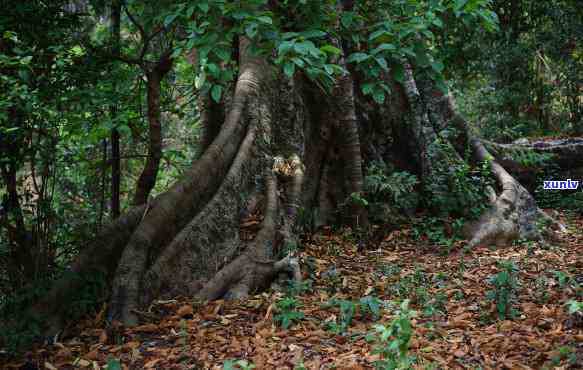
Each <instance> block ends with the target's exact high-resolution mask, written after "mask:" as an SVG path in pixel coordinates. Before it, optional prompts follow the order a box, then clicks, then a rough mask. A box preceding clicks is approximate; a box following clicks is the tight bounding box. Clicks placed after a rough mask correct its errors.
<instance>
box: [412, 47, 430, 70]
mask: <svg viewBox="0 0 583 370" xmlns="http://www.w3.org/2000/svg"><path fill="white" fill-rule="evenodd" d="M415 59H416V61H417V64H419V65H420V66H421V67H427V66H428V65H429V63H431V61H430V60H429V56H428V55H427V52H426V51H425V50H423V49H417V50H416V53H415Z"/></svg>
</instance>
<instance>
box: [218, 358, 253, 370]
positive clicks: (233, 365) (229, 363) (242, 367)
mask: <svg viewBox="0 0 583 370" xmlns="http://www.w3.org/2000/svg"><path fill="white" fill-rule="evenodd" d="M255 368H256V366H255V365H254V364H253V363H252V362H249V361H247V360H226V361H225V362H224V363H223V369H224V370H251V369H255Z"/></svg>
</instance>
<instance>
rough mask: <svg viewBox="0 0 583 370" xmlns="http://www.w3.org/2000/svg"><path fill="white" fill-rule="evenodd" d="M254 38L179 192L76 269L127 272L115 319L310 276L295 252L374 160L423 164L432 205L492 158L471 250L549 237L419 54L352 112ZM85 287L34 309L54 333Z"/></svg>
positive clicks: (120, 281)
mask: <svg viewBox="0 0 583 370" xmlns="http://www.w3.org/2000/svg"><path fill="white" fill-rule="evenodd" d="M246 47H247V41H246V40H244V39H241V40H240V42H239V57H240V60H239V66H240V68H239V75H238V78H237V81H236V83H235V86H234V89H233V93H232V96H231V97H229V99H226V101H225V104H224V105H223V106H222V107H221V109H224V112H225V117H224V122H223V123H222V124H221V125H217V126H214V127H217V128H218V127H220V129H219V130H218V133H217V134H216V135H211V137H214V139H213V140H212V143H210V144H209V145H208V147H207V148H206V150H204V152H203V153H202V154H201V155H200V156H199V157H198V158H197V159H196V160H195V161H194V162H193V164H192V166H191V168H190V169H189V170H188V171H187V172H186V173H185V175H184V176H183V178H182V179H180V180H179V181H178V182H177V183H175V184H174V185H173V186H172V187H171V188H170V189H169V190H167V191H166V192H165V193H163V194H160V195H159V196H157V197H156V198H155V199H154V200H153V201H151V202H149V203H148V204H146V205H142V206H140V207H134V208H132V209H130V211H129V212H128V213H127V214H126V215H124V216H122V217H120V218H119V219H118V220H117V221H115V222H114V223H113V224H111V225H110V226H109V227H108V228H107V229H106V230H104V231H103V232H102V233H101V235H100V236H99V237H98V238H97V239H96V240H95V241H94V242H93V243H91V244H90V245H88V246H87V247H86V248H85V249H84V250H83V252H82V253H81V255H80V256H79V259H78V260H77V262H76V263H75V265H74V266H73V268H72V269H73V270H74V271H75V272H76V273H78V274H81V275H86V274H88V273H90V272H91V271H94V269H96V268H101V269H103V271H104V272H106V273H109V272H112V273H113V271H115V273H113V281H112V295H111V302H110V303H111V304H110V317H111V318H112V319H119V320H121V321H122V322H123V323H124V324H127V325H136V324H138V323H139V314H138V312H139V310H140V309H141V308H142V307H143V306H144V305H146V304H148V303H149V302H150V301H151V300H152V299H155V298H156V297H160V296H165V295H174V294H188V295H191V296H196V297H198V298H199V299H217V298H221V297H226V298H242V297H245V296H246V295H248V294H251V293H252V292H254V291H256V290H259V289H262V288H264V287H266V286H268V285H269V283H270V281H271V280H272V279H273V278H274V277H275V276H277V275H279V274H286V275H288V276H289V277H290V278H292V279H299V278H300V273H299V265H298V261H297V259H296V258H294V256H293V253H289V252H288V251H289V250H290V248H288V247H289V246H292V245H294V244H296V243H297V242H298V240H297V235H298V234H299V233H301V231H302V229H303V228H306V227H311V226H318V225H321V224H324V223H327V222H332V221H333V218H332V217H329V216H331V215H333V212H332V210H333V209H334V208H338V207H339V206H340V205H341V204H342V203H344V202H345V200H346V199H347V198H348V197H350V195H351V194H352V193H353V192H355V191H356V192H358V191H359V189H360V188H361V187H362V178H363V175H362V168H363V163H362V159H364V166H366V165H368V163H370V162H371V161H373V160H383V161H386V162H391V163H392V164H393V165H394V166H395V167H396V168H399V169H403V168H406V169H407V170H408V171H411V172H414V173H415V174H416V175H418V176H419V177H420V179H421V180H422V183H423V187H422V195H423V196H424V199H425V201H426V203H427V204H431V200H432V199H433V198H435V197H439V196H441V195H443V194H447V192H448V191H449V188H448V187H447V183H448V180H451V177H453V176H454V175H455V174H454V173H453V172H452V170H451V167H452V164H459V163H464V161H465V160H466V159H464V153H465V151H466V150H467V149H468V148H470V150H471V151H472V152H473V155H474V156H473V157H474V161H475V162H476V163H481V162H483V161H489V162H490V164H491V168H492V171H491V174H492V176H493V178H494V179H495V180H496V181H497V183H498V187H497V189H498V194H496V193H495V192H494V191H493V192H492V195H491V197H490V208H489V209H488V210H487V211H485V212H484V213H483V214H482V216H481V218H479V219H478V220H476V221H475V222H474V223H472V224H471V225H470V226H468V228H467V235H468V239H469V242H470V245H472V246H473V245H482V244H486V243H491V242H495V243H498V244H500V243H502V242H508V241H510V240H512V239H514V238H529V239H538V238H540V237H541V236H542V234H541V233H540V232H539V231H538V230H537V229H536V228H535V227H534V225H535V224H536V222H537V221H538V220H539V219H540V218H544V219H548V216H544V215H543V214H542V212H541V211H540V210H539V209H538V208H537V207H536V204H535V203H534V200H533V198H532V197H531V196H530V194H529V193H528V192H527V191H526V190H525V189H524V188H523V187H522V186H521V185H520V183H518V181H516V180H515V179H514V178H513V177H512V176H511V175H509V174H508V172H506V170H504V168H503V167H502V166H501V165H500V164H499V163H498V162H497V161H496V159H495V158H494V157H493V156H491V155H490V154H489V153H488V151H487V150H486V149H485V146H484V145H483V144H482V142H481V141H480V140H479V139H478V138H477V137H476V136H475V134H474V133H473V132H472V131H471V130H470V129H469V126H468V124H467V122H466V121H465V120H464V119H463V118H462V117H461V116H460V115H459V114H458V113H457V112H456V109H455V105H454V104H453V100H452V98H451V97H450V96H448V95H444V94H443V93H441V92H440V91H439V90H438V89H437V88H436V87H435V83H434V82H433V81H431V80H427V79H422V78H418V77H417V74H418V71H416V70H415V67H414V66H411V65H409V64H408V63H406V68H405V71H406V73H405V81H404V83H403V84H398V83H397V82H396V81H394V80H392V79H390V78H388V77H386V80H387V83H388V84H389V85H390V86H391V87H392V89H391V94H390V96H389V97H388V99H386V101H385V103H384V104H382V105H378V104H374V103H373V102H371V101H370V100H368V99H367V98H365V97H363V96H361V95H359V94H355V91H356V92H358V91H360V89H359V88H357V87H356V86H354V85H355V84H356V83H355V81H356V82H357V81H359V79H358V78H357V77H358V76H356V77H355V76H354V75H353V76H350V78H346V79H341V80H340V81H339V82H338V84H337V87H338V88H337V90H336V92H337V94H336V95H334V96H335V97H336V98H337V99H338V101H336V102H334V101H333V102H332V103H340V106H341V109H338V105H336V104H332V103H329V102H330V98H329V96H328V97H327V96H325V95H324V94H323V93H322V92H321V91H320V90H319V89H318V88H316V87H314V84H312V83H310V82H309V81H308V80H306V79H304V78H303V77H302V76H296V77H294V78H292V79H286V78H284V77H283V76H281V75H279V74H277V73H276V72H275V71H274V69H272V68H271V67H270V66H269V65H267V63H265V62H264V61H263V60H261V59H260V58H258V57H254V56H251V55H249V53H248V51H247V48H246ZM351 101H352V103H351ZM336 119H340V121H341V122H340V126H336V125H335V124H334V123H335V122H336ZM213 125H214V124H213ZM335 129H337V130H335ZM453 129H455V130H453ZM453 131H455V134H452V132H453ZM361 133H362V136H361ZM387 134H391V135H392V139H391V140H388V139H387ZM403 163H404V165H402V164H403ZM357 172H358V173H357ZM444 174H446V175H445V176H446V179H445V180H444V183H443V184H439V186H434V185H435V184H434V183H435V182H436V176H444ZM448 176H449V178H447V177H448ZM364 196H366V195H364ZM258 204H262V205H263V221H262V224H261V228H260V230H259V232H258V233H257V235H256V236H255V237H254V239H253V240H251V241H247V240H244V238H241V236H240V230H239V224H240V222H241V220H242V219H244V218H246V217H248V216H249V215H250V213H252V212H253V211H254V210H255V209H256V208H258V207H257V205H258ZM352 212H354V213H353V214H352V216H354V214H355V213H357V212H359V210H355V209H352ZM300 214H301V215H302V216H303V217H299V216H300ZM554 225H556V226H559V225H557V224H554ZM90 261H91V262H90ZM79 284H82V283H79V282H78V281H76V282H71V281H67V279H66V278H62V279H61V280H59V281H58V282H57V284H55V286H54V288H53V289H52V290H51V293H50V294H49V295H48V296H47V297H46V298H45V299H44V300H43V301H42V302H41V303H40V304H39V305H37V306H36V308H35V309H33V312H43V314H45V315H48V316H49V317H50V319H49V323H50V325H49V327H48V328H47V330H46V331H45V333H47V334H54V331H55V330H57V329H58V327H59V323H62V320H63V316H62V309H61V306H62V304H61V302H67V301H68V300H70V299H71V294H72V293H73V292H74V291H75V290H77V289H78V287H79ZM35 310H36V311H35Z"/></svg>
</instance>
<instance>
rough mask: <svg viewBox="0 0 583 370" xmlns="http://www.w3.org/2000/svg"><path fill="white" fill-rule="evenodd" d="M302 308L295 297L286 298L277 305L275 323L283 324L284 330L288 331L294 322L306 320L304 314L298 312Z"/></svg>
mask: <svg viewBox="0 0 583 370" xmlns="http://www.w3.org/2000/svg"><path fill="white" fill-rule="evenodd" d="M299 306H300V304H299V302H298V301H297V299H296V298H294V297H289V296H288V297H284V298H282V299H281V300H279V301H278V302H277V303H276V304H275V310H276V312H277V315H275V316H274V319H275V321H279V322H280V323H281V327H282V328H283V329H286V330H287V329H288V328H289V327H290V326H291V324H293V323H294V321H299V320H301V319H303V318H304V313H303V312H299V311H296V309H297V308H298V307H299Z"/></svg>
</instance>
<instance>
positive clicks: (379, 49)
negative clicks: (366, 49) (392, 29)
mask: <svg viewBox="0 0 583 370" xmlns="http://www.w3.org/2000/svg"><path fill="white" fill-rule="evenodd" d="M385 50H397V47H396V46H395V45H393V44H380V45H379V46H378V47H376V48H375V49H373V51H372V52H371V54H372V55H376V54H378V53H380V52H382V51H385Z"/></svg>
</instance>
